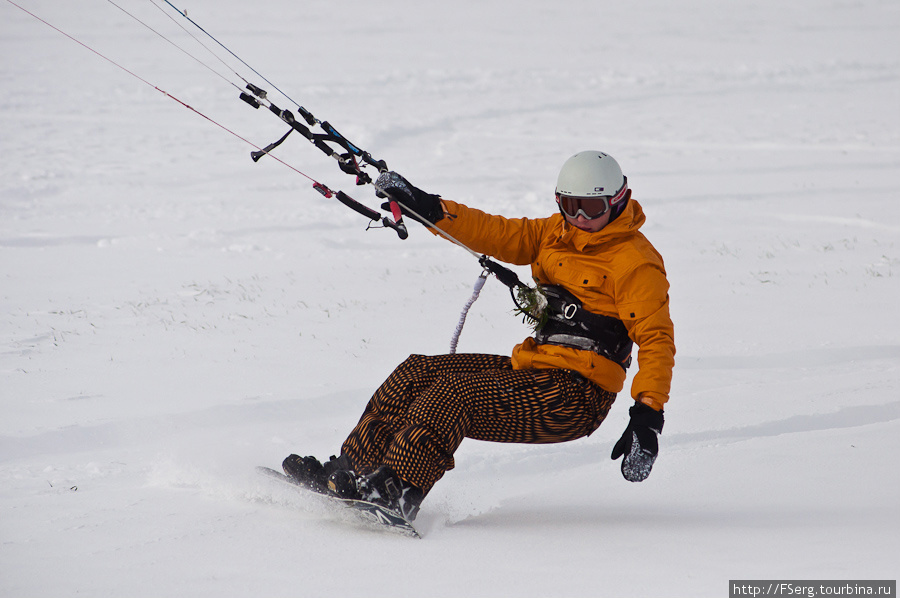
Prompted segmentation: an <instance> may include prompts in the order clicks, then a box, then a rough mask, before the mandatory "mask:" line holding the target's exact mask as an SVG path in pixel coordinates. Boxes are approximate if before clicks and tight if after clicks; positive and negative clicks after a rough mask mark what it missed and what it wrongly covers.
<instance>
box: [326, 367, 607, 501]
mask: <svg viewBox="0 0 900 598" xmlns="http://www.w3.org/2000/svg"><path fill="white" fill-rule="evenodd" d="M615 398H616V395H615V393H612V392H608V391H605V390H603V389H601V388H600V387H599V386H597V385H595V384H593V383H591V382H589V381H588V380H587V379H585V378H584V377H582V376H581V375H580V374H577V373H575V372H572V371H569V370H560V369H542V370H513V369H512V363H511V360H510V358H509V357H504V356H500V355H482V354H454V355H437V356H433V357H429V356H425V355H411V356H410V357H409V358H408V359H407V360H406V361H404V362H403V363H402V364H400V365H399V366H398V367H397V369H395V370H394V372H393V373H392V374H391V375H390V376H389V377H388V379H387V380H385V382H384V383H383V384H382V385H381V387H379V388H378V390H377V391H376V392H375V394H374V395H373V396H372V399H371V400H370V401H369V404H368V405H367V406H366V409H365V411H364V412H363V415H362V418H360V420H359V423H358V424H357V425H356V427H355V428H354V429H353V431H352V432H351V433H350V436H349V437H348V438H347V440H345V441H344V444H343V446H342V448H341V452H342V454H344V455H346V456H347V457H348V458H349V459H350V461H351V463H353V465H354V467H355V469H356V471H357V473H360V474H366V473H369V472H371V471H374V470H375V469H377V468H378V467H380V466H381V465H387V466H389V467H390V468H391V469H393V470H394V471H395V472H396V473H397V475H399V476H400V477H401V478H402V479H404V480H406V481H407V482H409V483H410V484H412V485H414V486H417V487H419V488H421V489H422V490H423V491H424V492H426V493H427V492H428V491H429V490H430V489H431V487H432V486H433V485H434V483H435V482H436V481H438V480H439V479H440V478H441V476H443V475H444V472H445V471H447V470H449V469H453V466H454V461H453V453H454V452H455V451H456V449H457V448H458V447H459V445H460V443H461V442H462V440H463V438H474V439H476V440H488V441H493V442H522V443H551V442H565V441H568V440H574V439H576V438H580V437H582V436H587V435H589V434H591V433H592V432H593V431H594V430H596V429H597V427H598V426H599V425H600V423H601V422H602V421H603V419H604V418H605V417H606V415H607V413H609V409H610V407H612V403H613V401H614V400H615Z"/></svg>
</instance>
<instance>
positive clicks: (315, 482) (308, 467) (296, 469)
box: [281, 455, 350, 494]
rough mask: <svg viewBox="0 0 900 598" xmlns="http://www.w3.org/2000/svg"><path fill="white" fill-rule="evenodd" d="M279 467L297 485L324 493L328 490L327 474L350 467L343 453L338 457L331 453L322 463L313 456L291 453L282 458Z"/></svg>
mask: <svg viewBox="0 0 900 598" xmlns="http://www.w3.org/2000/svg"><path fill="white" fill-rule="evenodd" d="M281 468H282V469H284V473H285V474H287V475H288V476H290V477H291V478H292V479H293V480H294V481H295V482H296V483H297V484H298V485H300V486H303V487H304V488H308V489H309V490H312V491H313V492H319V493H320V494H326V493H327V492H328V485H327V483H328V476H330V475H331V474H332V473H334V472H335V471H339V470H346V469H350V460H349V459H347V457H345V456H344V455H341V456H340V457H335V456H334V455H332V457H331V459H329V460H328V461H327V462H326V463H325V464H322V463H321V462H320V461H319V460H318V459H316V458H315V457H300V456H298V455H291V456H289V457H288V458H287V459H285V460H284V463H282V464H281Z"/></svg>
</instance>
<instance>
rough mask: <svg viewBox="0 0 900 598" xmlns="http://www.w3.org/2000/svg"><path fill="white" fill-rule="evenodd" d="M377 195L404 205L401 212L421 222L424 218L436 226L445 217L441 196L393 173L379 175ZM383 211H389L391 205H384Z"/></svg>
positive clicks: (376, 188)
mask: <svg viewBox="0 0 900 598" xmlns="http://www.w3.org/2000/svg"><path fill="white" fill-rule="evenodd" d="M375 195H377V196H378V197H382V198H390V199H393V200H394V201H396V202H398V203H400V204H402V205H401V206H400V210H401V211H402V212H403V215H404V216H409V217H410V218H412V219H413V220H417V221H419V222H422V218H424V219H425V220H427V221H428V222H431V223H432V224H434V223H435V222H437V221H438V220H440V219H441V218H443V217H444V208H443V207H442V206H441V197H440V196H439V195H432V194H431V193H425V192H424V191H422V190H421V189H419V188H418V187H414V186H413V185H412V184H410V182H409V181H407V180H406V179H405V178H403V177H402V176H400V175H399V174H397V173H396V172H393V171H391V172H382V173H381V174H380V175H378V180H376V181H375ZM381 209H383V210H387V209H389V204H387V203H386V204H384V205H382V206H381ZM410 210H412V211H410ZM413 212H415V214H414V213H413ZM417 214H418V216H417ZM419 216H421V217H422V218H419Z"/></svg>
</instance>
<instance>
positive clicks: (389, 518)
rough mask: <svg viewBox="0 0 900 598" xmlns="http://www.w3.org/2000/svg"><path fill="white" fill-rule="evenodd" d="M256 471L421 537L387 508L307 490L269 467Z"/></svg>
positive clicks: (362, 515) (360, 514)
mask: <svg viewBox="0 0 900 598" xmlns="http://www.w3.org/2000/svg"><path fill="white" fill-rule="evenodd" d="M256 471H257V472H258V473H261V474H262V475H264V476H266V477H269V478H274V479H276V480H280V481H282V482H284V483H286V484H290V485H291V486H294V487H295V488H298V489H300V490H302V491H305V492H310V493H312V494H315V495H316V496H321V497H322V498H324V499H326V500H329V501H333V502H336V503H340V504H342V505H343V506H345V507H348V508H349V509H351V510H353V512H354V513H356V514H358V515H359V516H360V518H361V519H363V520H365V521H368V522H370V523H374V524H376V525H377V526H379V527H381V528H384V529H386V530H389V531H393V532H397V533H400V534H403V535H405V536H409V537H411V538H421V537H422V536H420V535H419V532H418V531H417V530H416V528H414V527H413V526H412V524H411V523H410V522H409V521H407V520H406V518H404V517H403V515H401V514H400V513H398V512H397V511H394V510H392V509H388V508H387V507H384V506H381V505H378V504H375V503H373V502H368V501H365V500H354V499H351V498H339V497H337V496H332V495H330V494H325V493H323V492H316V491H315V490H313V489H312V488H309V487H307V486H304V485H302V484H298V483H297V481H296V480H294V478H292V477H291V476H289V475H285V474H283V473H281V472H280V471H278V470H275V469H272V468H271V467H265V466H262V465H260V466H259V467H257V468H256Z"/></svg>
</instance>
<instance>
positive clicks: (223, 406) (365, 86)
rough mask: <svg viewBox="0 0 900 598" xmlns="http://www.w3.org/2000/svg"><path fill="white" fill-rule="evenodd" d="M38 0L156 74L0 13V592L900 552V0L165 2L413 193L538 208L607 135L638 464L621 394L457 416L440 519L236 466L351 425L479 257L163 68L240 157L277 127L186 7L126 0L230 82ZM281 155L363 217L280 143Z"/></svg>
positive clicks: (327, 437)
mask: <svg viewBox="0 0 900 598" xmlns="http://www.w3.org/2000/svg"><path fill="white" fill-rule="evenodd" d="M17 2H18V3H19V4H21V6H22V7H24V8H27V9H28V10H30V11H31V12H33V13H35V14H36V15H38V16H40V17H42V18H44V19H46V20H47V21H49V22H50V23H52V24H53V25H55V26H56V27H59V28H60V29H62V30H64V31H66V32H67V33H69V34H70V35H72V36H74V37H76V38H77V39H78V40H80V41H81V42H83V43H85V44H87V45H89V46H90V47H92V48H94V49H95V50H96V51H98V52H100V53H102V54H104V55H105V56H107V57H109V58H110V59H112V60H115V61H116V62H118V63H119V64H121V65H122V66H124V67H126V68H128V69H129V70H131V71H132V72H133V73H135V74H136V75H139V76H140V77H142V78H144V79H145V80H146V81H147V82H149V83H151V85H147V84H145V83H144V82H142V81H140V80H139V79H137V78H135V77H133V76H131V75H129V74H128V73H125V72H123V71H122V70H120V69H118V68H116V67H115V66H113V65H111V64H110V63H109V62H107V61H105V60H104V59H103V58H101V57H99V56H97V55H96V54H93V53H91V52H90V51H88V50H87V49H85V48H84V47H81V46H79V45H78V44H77V43H75V42H73V41H71V40H70V39H67V38H66V37H64V36H63V35H61V34H60V33H58V32H56V31H54V30H53V29H51V28H50V27H48V26H47V25H45V24H42V23H41V22H39V21H38V20H36V19H34V18H32V17H31V16H29V15H28V14H26V13H25V12H23V11H22V10H20V9H19V8H17V7H16V6H14V5H12V4H10V3H9V2H8V1H7V2H0V81H2V88H3V94H2V97H0V131H2V132H0V414H2V417H0V594H2V595H4V596H72V595H76V594H78V595H92V596H163V595H182V596H212V595H215V596H222V597H225V596H248V595H258V596H321V595H326V594H327V595H334V594H335V593H336V592H337V593H340V594H347V595H353V596H356V595H358V596H392V597H403V596H414V597H421V596H446V597H458V596H515V597H527V596H535V597H538V596H540V597H545V596H587V595H591V596H627V597H635V596H709V597H716V596H726V595H727V592H728V580H729V579H760V578H764V579H778V578H781V579H815V578H826V579H866V578H868V579H896V578H897V577H898V565H897V563H900V541H898V537H900V515H898V511H897V504H898V502H900V476H898V470H897V455H898V452H900V423H898V422H900V309H898V299H900V207H898V199H900V194H898V191H900V182H898V175H900V109H898V106H900V42H898V41H897V40H898V39H900V35H898V34H900V5H898V4H897V2H896V1H895V0H859V1H838V0H797V1H795V2H790V3H784V2H782V1H778V2H776V1H774V0H763V1H755V2H750V1H748V0H735V1H733V2H727V3H726V2H712V1H710V0H684V1H682V2H666V1H663V0H638V1H635V2H617V3H607V2H596V1H587V0H584V1H574V0H573V1H566V0H562V1H559V2H553V3H549V2H546V3H545V2H538V1H536V0H528V1H523V2H518V3H514V4H511V3H506V2H485V1H483V0H478V1H475V0H458V1H457V2H452V3H444V4H436V3H429V2H407V1H403V0H383V1H380V2H362V1H357V0H346V1H344V2H326V1H324V0H313V1H310V2H302V3H298V2H288V1H286V0H269V1H267V2H264V3H259V2H232V1H222V0H219V1H214V0H192V2H191V3H190V4H187V5H181V4H179V7H180V8H185V7H186V8H187V9H188V14H189V15H190V16H191V17H192V18H194V19H195V20H197V21H198V22H199V23H200V24H201V25H202V26H203V27H204V28H205V29H207V30H208V31H210V32H211V33H213V34H214V35H216V36H217V37H218V38H219V39H220V40H221V41H223V42H224V43H225V44H227V45H228V46H229V47H230V48H231V49H232V50H234V51H235V52H236V53H238V54H239V55H240V56H241V57H242V58H243V59H244V60H246V61H247V62H248V63H249V64H251V65H253V66H254V67H255V68H256V69H257V70H259V71H260V72H262V73H263V74H264V75H265V76H266V77H268V78H269V79H270V80H271V81H273V82H274V83H275V84H276V85H278V87H280V88H281V89H283V90H285V91H286V92H287V93H288V94H289V95H290V96H291V97H293V98H294V99H296V100H297V101H298V102H300V103H301V104H302V105H303V106H305V107H306V108H308V109H309V110H311V111H312V112H313V114H315V115H316V116H317V117H319V118H320V119H322V120H329V121H330V122H332V123H334V125H335V126H336V127H337V128H338V130H340V131H341V132H342V133H344V134H345V135H346V136H347V137H348V138H349V139H351V140H352V141H354V142H355V143H357V144H359V145H360V146H361V147H363V148H365V149H367V150H369V151H371V152H372V153H373V154H374V155H375V156H376V157H377V158H383V159H385V160H387V162H388V164H389V165H390V166H391V167H392V168H393V169H395V170H398V171H399V172H401V173H402V174H404V175H405V176H406V177H407V178H409V179H410V180H411V181H412V182H413V183H414V184H416V185H418V186H420V187H422V188H424V189H425V190H427V191H431V192H435V193H440V194H442V195H443V196H445V197H448V198H451V199H455V200H458V201H462V202H464V203H467V204H469V205H472V206H474V207H478V208H481V209H483V210H486V211H489V212H493V213H502V214H504V215H507V216H513V217H518V216H530V217H540V216H544V215H548V214H551V213H552V212H553V211H554V209H555V206H554V203H553V196H552V192H553V187H554V184H555V180H556V174H557V172H558V170H559V167H560V166H561V165H562V163H563V162H564V161H565V159H566V158H567V157H568V156H570V155H571V154H574V153H575V152H577V151H580V150H584V149H599V150H604V151H607V152H609V153H611V154H612V155H614V156H615V157H616V158H617V159H618V160H619V162H620V163H621V165H622V167H623V169H624V170H625V173H626V175H627V176H628V179H629V183H630V185H631V187H632V189H633V190H634V197H635V198H636V199H638V200H639V201H640V202H641V204H642V205H643V207H644V210H645V212H646V213H647V216H648V222H647V224H646V226H645V227H644V229H643V230H644V232H645V234H646V235H647V236H648V237H649V238H650V240H651V241H652V242H653V243H654V244H655V246H656V247H657V248H658V249H659V250H660V252H661V253H662V254H663V256H664V257H665V259H666V266H667V269H668V274H669V278H670V281H671V284H672V288H671V305H672V315H673V319H674V322H675V326H676V343H677V347H678V355H677V357H676V360H677V364H676V370H675V377H674V383H673V389H672V397H671V400H670V402H669V404H668V405H667V408H666V418H667V421H666V427H665V430H664V433H663V435H662V436H661V438H660V443H661V450H660V457H659V460H658V461H657V463H656V466H655V468H654V471H653V474H652V475H651V476H650V478H649V479H648V480H647V481H646V482H644V483H641V484H631V483H628V482H626V481H625V480H623V479H622V477H621V474H620V472H619V470H618V467H619V464H618V462H613V461H611V460H610V459H609V453H610V451H611V448H612V445H613V443H614V442H615V441H616V440H617V439H618V437H619V435H620V434H621V432H622V430H623V429H624V427H625V425H626V423H627V407H628V406H629V404H630V402H631V399H630V398H629V396H628V392H627V391H626V392H623V393H622V394H621V395H620V400H619V402H618V403H617V404H616V405H615V406H614V408H613V411H612V413H611V415H610V417H609V418H608V419H607V421H606V422H605V423H604V425H603V426H602V427H601V428H600V429H599V430H598V431H597V432H596V433H595V434H594V435H593V436H591V437H590V438H587V439H582V440H580V441H577V442H573V443H567V444H560V445H553V446H537V447H535V446H522V445H495V444H486V443H479V442H474V441H466V442H464V443H463V445H462V447H461V449H460V450H459V452H458V453H457V467H456V469H455V470H453V471H451V472H449V473H448V474H447V475H446V476H445V477H444V479H443V480H442V481H441V482H440V483H439V484H438V485H437V486H436V487H435V489H434V490H433V491H432V493H431V494H430V495H429V497H428V499H427V500H426V502H425V503H424V504H423V508H422V512H421V514H420V516H419V518H418V520H417V521H416V524H417V526H418V527H419V528H420V530H421V531H422V534H423V535H424V539H423V540H420V541H416V540H410V539H407V538H402V537H397V536H393V535H389V534H384V533H380V532H375V531H371V530H369V529H365V528H360V527H359V526H356V525H353V524H352V522H350V521H348V520H347V519H346V518H345V517H344V516H343V515H342V514H340V513H337V512H334V511H333V510H330V509H328V508H326V507H324V506H323V505H321V504H320V503H318V502H317V501H316V500H312V499H310V498H309V497H304V496H302V495H299V494H297V493H296V492H295V491H293V490H292V489H290V488H285V487H281V486H280V485H279V484H277V483H273V482H271V481H269V480H266V479H264V478H261V477H260V476H258V475H256V474H255V473H254V471H253V468H254V466H256V465H260V464H263V465H269V466H274V467H278V466H279V465H280V463H281V460H282V459H283V458H284V457H285V456H287V455H288V454H289V453H292V452H297V453H300V454H313V455H318V456H320V457H323V458H324V457H328V455H330V454H334V453H335V452H337V451H338V450H339V447H340V443H341V441H342V440H343V439H344V437H345V435H346V434H347V432H348V431H349V430H350V428H351V427H352V426H353V424H354V423H355V422H356V420H357V418H358V417H359V414H360V413H361V411H362V409H363V407H364V405H365V403H366V401H367V400H368V397H369V396H370V395H371V393H372V391H373V390H374V389H375V388H376V387H377V385H378V384H379V383H380V382H381V381H382V380H383V379H384V378H385V377H386V376H387V375H388V374H389V373H390V371H391V370H392V369H393V367H394V366H395V365H397V364H398V363H400V362H401V361H402V360H403V359H404V358H405V357H406V356H407V355H408V354H410V353H429V354H431V353H440V352H445V351H446V350H447V347H448V344H449V340H450V336H451V333H452V331H453V329H454V327H455V325H456V322H457V318H458V316H459V311H460V309H461V308H462V306H463V304H464V303H465V302H466V300H467V299H468V298H469V295H470V292H471V287H472V284H473V283H474V281H475V278H476V277H477V275H478V273H479V267H478V265H477V262H476V261H475V260H474V259H473V258H472V257H471V256H469V255H468V254H466V253H465V252H464V251H462V250H460V249H458V248H455V247H453V246H451V245H450V244H448V243H447V242H445V241H442V240H441V239H438V238H434V237H432V235H431V234H429V233H428V232H426V231H425V230H424V229H422V228H421V227H420V226H418V225H415V224H411V225H410V228H411V235H410V239H409V240H407V241H400V240H399V239H397V237H396V235H395V234H394V233H393V232H392V231H389V230H388V231H384V230H370V231H368V232H366V231H365V230H364V229H365V226H366V221H365V218H363V217H361V216H358V215H356V214H354V213H353V212H351V211H349V210H348V209H346V208H344V207H343V206H341V205H340V204H338V203H337V202H336V201H334V200H328V199H325V198H323V197H322V196H321V195H319V194H318V193H316V192H315V191H314V190H313V189H312V188H311V186H310V183H309V181H308V180H307V179H305V178H303V177H302V176H300V175H298V174H297V173H296V172H294V171H292V170H290V169H288V168H285V167H284V166H282V165H280V164H278V163H277V162H275V161H274V160H271V159H264V160H262V161H261V162H259V163H257V164H254V163H253V162H252V161H251V160H250V157H249V152H250V150H251V149H252V148H251V147H250V146H249V145H247V144H245V143H243V142H241V141H240V140H238V139H236V138H235V137H233V136H231V135H229V134H228V133H227V132H225V131H223V130H222V129H221V128H219V127H216V126H215V125H213V124H211V123H210V122H209V121H207V120H204V119H203V118H200V117H199V116H197V115H196V114H194V113H192V112H191V111H189V110H186V109H185V108H183V107H182V106H180V105H179V104H178V103H176V102H174V101H172V100H170V99H169V98H167V97H166V96H165V95H164V94H162V93H160V91H159V90H164V91H166V92H168V93H170V94H172V95H174V96H176V97H177V98H179V99H180V100H181V101H184V102H186V103H188V104H190V105H191V106H193V107H195V108H196V109H197V110H199V111H201V112H203V113H204V114H206V115H208V116H209V117H210V118H212V119H215V120H216V121H217V122H219V123H221V124H223V125H224V126H227V127H228V128H229V129H231V130H233V131H235V132H236V133H238V134H240V135H242V136H244V137H246V138H248V139H250V140H251V141H253V143H255V144H257V145H265V144H267V143H269V142H270V141H274V140H275V139H277V138H278V137H279V136H280V135H281V134H283V133H284V131H285V130H286V128H285V126H284V125H283V124H282V123H281V122H280V121H279V120H278V119H277V118H275V117H274V116H273V115H271V114H268V113H267V112H265V111H264V110H259V111H254V110H252V109H251V108H249V107H248V106H247V105H246V104H244V103H243V102H241V101H239V100H238V99H237V95H238V90H237V88H236V87H234V86H232V85H231V84H230V83H229V82H232V81H233V82H235V83H236V84H237V85H239V86H240V85H242V83H241V81H240V79H239V78H238V77H236V76H235V75H234V73H233V72H232V71H231V70H228V69H225V68H224V67H223V66H222V65H221V63H219V62H218V61H216V60H215V59H214V58H212V57H211V55H210V54H209V53H208V52H207V51H206V50H204V49H203V48H202V47H200V46H199V45H197V43H196V42H195V41H194V40H193V39H191V38H190V37H189V36H188V35H187V34H186V33H185V32H184V31H183V30H182V29H181V28H180V27H179V25H184V26H186V27H188V28H191V27H192V26H191V25H190V24H189V23H187V22H186V21H185V20H184V19H183V18H181V17H180V16H178V15H177V14H176V13H174V12H173V11H171V10H170V9H168V7H167V14H168V15H171V16H174V17H175V21H173V20H171V19H170V18H169V17H167V16H166V15H165V14H164V13H163V11H161V10H160V9H159V8H160V7H159V6H158V5H154V4H153V3H152V2H142V1H138V0H120V2H119V6H120V7H121V8H123V9H126V10H128V11H129V12H131V13H132V14H134V15H135V16H136V17H138V18H140V19H141V20H143V21H144V22H145V23H147V24H148V25H150V26H152V27H153V28H154V29H156V30H157V31H159V32H160V33H163V34H164V35H165V36H167V37H168V38H170V39H171V40H173V41H175V42H177V43H178V44H179V45H181V46H182V47H184V48H185V49H188V50H189V51H190V52H191V53H192V54H194V55H195V56H196V57H197V58H199V59H200V60H202V62H204V63H206V64H208V65H209V66H210V67H211V68H212V69H214V70H215V71H216V72H218V73H219V74H220V75H221V76H220V75H217V74H215V73H213V72H211V71H210V70H209V69H207V68H206V67H205V66H203V65H201V64H199V63H198V62H196V61H195V60H193V59H192V58H190V57H188V56H186V55H185V54H183V53H181V52H180V51H179V50H177V49H176V48H173V47H172V46H171V45H170V44H169V43H167V42H166V41H165V40H163V39H161V38H160V37H159V36H157V35H156V34H154V33H153V32H151V31H149V30H148V29H146V28H145V27H144V26H143V25H141V24H140V23H139V22H137V21H136V20H134V19H133V18H132V17H130V16H128V15H127V14H125V13H124V12H123V11H122V10H120V8H117V7H116V6H115V5H113V4H112V3H111V2H109V1H104V0H84V1H80V2H54V1H51V0H17ZM176 22H177V23H176ZM190 30H191V31H192V32H196V29H190ZM207 43H208V44H210V45H211V46H214V44H212V42H207ZM219 50H220V49H219ZM219 53H220V54H221V55H224V56H227V55H225V54H224V52H221V51H220V52H219ZM229 59H230V57H229ZM229 64H230V65H231V66H233V68H234V70H236V71H237V72H238V73H240V74H241V75H243V76H245V77H247V78H248V80H250V81H252V82H254V83H257V84H260V85H262V86H264V87H267V88H268V89H269V90H270V92H271V96H272V100H273V101H274V102H275V103H276V104H278V105H279V106H281V107H282V108H292V109H295V106H293V105H292V104H291V102H290V101H289V100H287V99H285V98H283V97H282V96H280V95H279V94H277V92H275V90H274V89H273V88H272V87H271V86H270V85H269V84H267V83H265V82H264V81H262V80H260V79H259V77H257V76H256V75H254V74H253V73H252V72H251V71H250V70H249V69H247V68H246V67H244V66H243V65H241V64H239V63H236V62H235V61H234V60H230V62H229ZM154 86H158V88H159V90H157V89H154ZM295 111H296V110H295ZM276 153H277V155H278V156H280V157H281V158H283V159H284V160H285V161H287V162H289V163H291V164H292V165H294V166H295V167H296V168H299V169H300V170H301V171H303V172H305V173H307V174H309V175H310V176H313V177H315V178H317V179H318V180H320V181H322V182H323V183H325V184H327V185H329V186H331V187H333V188H335V189H343V190H345V191H346V192H348V193H349V194H350V195H351V196H354V197H356V198H357V199H358V200H360V201H362V202H364V203H368V204H369V205H376V206H377V204H378V200H376V199H375V198H374V196H373V194H372V188H371V187H364V188H356V187H354V186H353V182H352V179H351V178H350V177H348V176H347V175H344V174H343V173H341V172H339V170H338V169H337V168H336V167H335V163H334V162H333V161H332V160H330V159H329V158H327V157H325V156H324V155H323V154H321V153H320V152H319V151H318V150H316V149H315V148H314V147H312V146H311V145H310V144H308V143H306V142H305V141H304V140H303V139H301V138H300V137H299V136H296V135H294V136H292V137H291V138H289V139H288V141H287V142H285V144H284V145H283V146H282V147H281V148H279V149H278V150H276ZM517 271H518V272H519V274H520V275H521V276H523V277H524V278H526V279H527V276H528V271H527V269H521V268H520V269H518V270H517ZM511 310H512V304H511V302H510V300H509V297H508V293H507V291H506V289H505V287H503V286H502V285H501V284H500V283H498V282H497V281H493V280H492V281H489V282H488V284H487V285H486V287H485V290H484V292H483V293H482V297H481V299H480V300H479V301H478V302H477V303H476V304H475V307H473V309H472V311H471V313H470V315H469V319H468V323H467V326H466V329H465V331H464V332H463V335H462V339H461V342H460V347H459V349H460V351H473V352H490V353H502V354H508V353H509V351H510V349H511V348H512V346H513V345H514V344H515V343H517V342H519V341H520V340H521V339H522V338H524V337H525V336H526V335H527V334H528V332H529V331H528V329H527V328H526V327H525V326H524V325H523V324H522V323H521V322H520V321H519V319H517V318H516V317H515V316H514V315H513V314H512V313H511Z"/></svg>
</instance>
